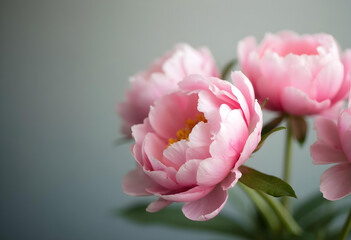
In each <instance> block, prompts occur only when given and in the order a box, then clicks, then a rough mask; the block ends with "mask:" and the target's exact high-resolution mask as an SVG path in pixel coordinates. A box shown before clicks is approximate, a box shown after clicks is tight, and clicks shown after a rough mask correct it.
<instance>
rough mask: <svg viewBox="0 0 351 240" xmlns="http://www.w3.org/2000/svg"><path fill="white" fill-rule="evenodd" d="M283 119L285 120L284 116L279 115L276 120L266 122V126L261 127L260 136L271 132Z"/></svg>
mask: <svg viewBox="0 0 351 240" xmlns="http://www.w3.org/2000/svg"><path fill="white" fill-rule="evenodd" d="M284 118H285V116H284V115H280V116H278V117H276V118H273V119H272V120H271V121H270V122H268V123H267V124H265V125H264V126H263V128H262V132H261V135H265V134H267V133H269V132H270V131H272V130H273V129H274V128H276V127H277V126H278V125H279V124H280V123H281V122H282V121H283V120H284Z"/></svg>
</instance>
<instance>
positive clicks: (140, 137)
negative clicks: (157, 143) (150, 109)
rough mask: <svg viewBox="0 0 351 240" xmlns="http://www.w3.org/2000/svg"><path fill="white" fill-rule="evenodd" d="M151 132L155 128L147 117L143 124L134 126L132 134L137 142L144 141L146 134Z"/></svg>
mask: <svg viewBox="0 0 351 240" xmlns="http://www.w3.org/2000/svg"><path fill="white" fill-rule="evenodd" d="M149 132H153V130H152V127H151V125H150V122H149V120H148V119H147V118H146V119H145V120H144V123H143V124H137V125H134V126H133V127H132V135H133V138H134V140H135V142H137V143H139V142H142V141H144V138H145V136H146V134H147V133H149Z"/></svg>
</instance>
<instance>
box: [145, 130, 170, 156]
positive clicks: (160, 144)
mask: <svg viewBox="0 0 351 240" xmlns="http://www.w3.org/2000/svg"><path fill="white" fill-rule="evenodd" d="M166 146H167V145H166V143H165V142H164V140H162V139H160V138H159V137H158V136H157V135H156V134H154V133H148V134H147V135H146V137H145V140H144V142H143V150H144V151H145V154H146V156H147V157H148V158H149V159H152V158H154V159H158V160H161V159H162V158H163V150H164V149H165V148H166Z"/></svg>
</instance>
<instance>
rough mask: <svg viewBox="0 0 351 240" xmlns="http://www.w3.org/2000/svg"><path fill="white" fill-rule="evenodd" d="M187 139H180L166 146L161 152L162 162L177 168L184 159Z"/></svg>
mask: <svg viewBox="0 0 351 240" xmlns="http://www.w3.org/2000/svg"><path fill="white" fill-rule="evenodd" d="M187 149H188V145H187V141H186V140H181V141H178V142H175V143H173V144H171V145H170V146H168V147H167V148H166V149H165V150H164V152H163V156H164V158H163V162H164V164H166V165H167V166H172V167H174V168H175V169H178V168H179V167H180V166H181V165H182V164H183V163H184V162H185V161H186V150H187Z"/></svg>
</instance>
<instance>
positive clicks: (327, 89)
mask: <svg viewBox="0 0 351 240" xmlns="http://www.w3.org/2000/svg"><path fill="white" fill-rule="evenodd" d="M343 77H344V70H343V66H342V64H341V63H340V62H338V61H334V62H331V63H329V64H327V65H326V66H325V67H324V68H323V69H322V70H321V71H320V72H319V73H318V75H317V77H316V79H315V84H316V88H317V93H318V96H317V99H316V100H317V101H319V102H321V101H323V100H325V99H330V98H333V97H334V96H335V95H336V94H337V93H338V91H339V89H340V86H341V84H342V83H343Z"/></svg>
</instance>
